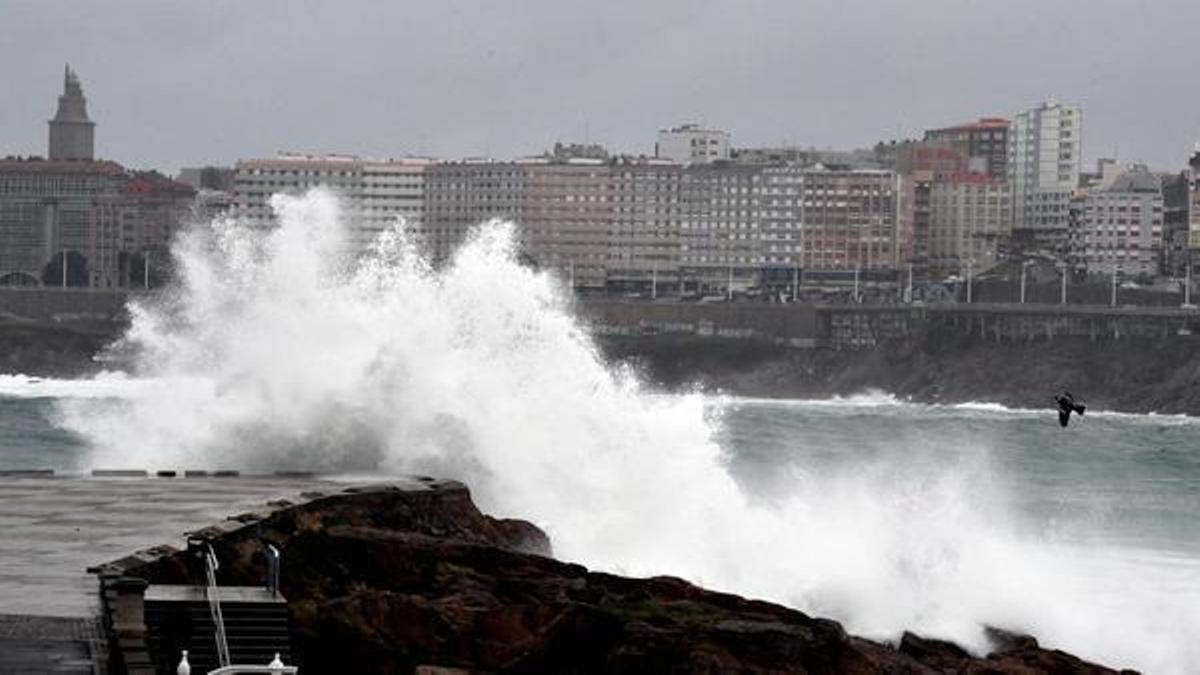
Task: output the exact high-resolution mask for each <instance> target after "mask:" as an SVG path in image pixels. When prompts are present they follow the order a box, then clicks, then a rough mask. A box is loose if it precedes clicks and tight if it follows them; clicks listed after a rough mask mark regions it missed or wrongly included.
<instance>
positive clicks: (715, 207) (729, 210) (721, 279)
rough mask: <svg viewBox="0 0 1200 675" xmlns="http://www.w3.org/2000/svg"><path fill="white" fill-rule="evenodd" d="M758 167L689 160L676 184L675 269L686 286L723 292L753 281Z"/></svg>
mask: <svg viewBox="0 0 1200 675" xmlns="http://www.w3.org/2000/svg"><path fill="white" fill-rule="evenodd" d="M761 180H762V169H761V168H758V167H753V166H742V165H721V166H712V165H703V164H697V165H692V166H690V167H688V168H687V169H685V170H684V172H683V182H682V186H681V196H682V213H681V222H680V237H679V239H680V268H681V269H680V274H681V276H682V278H683V285H684V288H685V289H688V290H694V291H696V292H699V293H714V294H715V293H728V292H730V291H731V290H735V289H745V288H749V287H751V286H754V285H756V284H757V281H758V278H759V276H760V272H759V270H760V268H761V265H762V262H763V255H762V238H761V236H760V234H761V233H760V227H759V226H760V219H759V216H760V211H759V209H760V203H759V202H760V199H761V197H762V190H761V188H762V184H761Z"/></svg>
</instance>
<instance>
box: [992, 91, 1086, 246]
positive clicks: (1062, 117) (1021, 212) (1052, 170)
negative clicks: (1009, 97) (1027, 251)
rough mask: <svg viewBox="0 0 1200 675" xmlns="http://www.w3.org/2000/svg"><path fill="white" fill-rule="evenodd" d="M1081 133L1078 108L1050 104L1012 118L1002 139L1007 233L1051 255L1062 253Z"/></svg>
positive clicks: (1077, 171)
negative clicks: (1009, 215)
mask: <svg viewBox="0 0 1200 675" xmlns="http://www.w3.org/2000/svg"><path fill="white" fill-rule="evenodd" d="M1082 133H1083V111H1082V109H1081V108H1080V107H1079V106H1077V105H1064V104H1060V103H1056V102H1053V101H1050V102H1046V103H1043V104H1041V105H1039V106H1038V107H1036V108H1031V109H1029V110H1024V111H1022V112H1019V113H1017V114H1016V115H1015V116H1014V117H1013V121H1012V126H1011V128H1010V130H1009V134H1008V179H1009V183H1010V184H1011V186H1012V198H1013V229H1014V230H1015V231H1017V232H1018V233H1020V234H1021V235H1022V236H1023V238H1024V240H1026V241H1028V242H1029V243H1030V244H1031V245H1032V246H1034V247H1036V248H1039V249H1042V250H1044V251H1048V252H1050V253H1051V254H1054V255H1060V256H1061V255H1065V254H1066V248H1067V246H1066V244H1067V233H1068V229H1069V221H1070V200H1071V194H1072V192H1073V191H1074V190H1075V188H1076V187H1078V184H1079V172H1080V167H1081V148H1082V145H1081V140H1082Z"/></svg>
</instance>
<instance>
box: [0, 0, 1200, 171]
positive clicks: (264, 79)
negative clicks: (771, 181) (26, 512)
mask: <svg viewBox="0 0 1200 675" xmlns="http://www.w3.org/2000/svg"><path fill="white" fill-rule="evenodd" d="M1198 24H1200V3H1196V2H1194V0H1154V1H1150V0H1141V1H1138V0H1123V1H1116V0H1089V1H1084V0H1079V1H1074V0H1072V1H1067V0H1059V1H1050V0H1011V1H1002V0H993V1H992V2H977V1H974V0H907V1H903V0H886V1H885V0H877V1H867V0H806V1H803V2H799V1H793V2H784V1H779V2H765V1H757V0H743V1H739V2H734V1H732V0H731V1H729V2H715V1H697V0H670V1H658V2H648V1H644V2H624V1H618V2H578V1H574V0H571V1H564V0H527V1H524V2H515V1H512V2H499V1H493V2H484V1H482V0H481V1H478V2H457V1H439V2H424V3H402V2H337V3H334V2H328V3H324V2H320V3H319V2H296V1H290V2H282V1H281V2H267V1H263V2H244V1H240V2H204V3H163V2H148V1H147V2H122V1H114V0H109V1H107V2H103V3H91V2H45V1H44V0H37V1H20V2H18V1H15V0H0V25H2V26H3V28H2V30H0V71H2V81H3V82H4V83H5V87H4V105H3V106H0V154H18V153H19V154H30V153H38V154H42V153H44V152H45V120H46V119H47V118H48V117H49V116H50V115H51V114H52V112H53V106H54V98H55V96H57V94H58V93H59V90H60V88H61V76H62V67H63V64H64V62H70V63H71V65H72V66H73V67H74V68H76V69H77V70H78V71H79V73H80V76H81V78H82V80H83V84H84V88H85V91H86V92H87V94H88V97H89V106H90V110H91V114H92V117H93V118H94V119H95V120H96V121H97V123H98V129H97V152H98V154H100V155H101V156H104V157H109V158H113V159H116V160H119V161H122V162H125V163H127V164H130V165H133V166H157V167H163V168H167V169H172V170H173V169H174V168H177V167H178V166H180V165H188V164H198V163H206V162H216V163H228V162H231V161H233V160H234V159H236V158H238V157H246V156H254V155H263V154H273V153H274V152H275V151H276V150H304V151H333V152H354V153H363V154H376V155H400V154H406V153H427V154H433V155H438V156H444V157H457V156H465V155H480V154H491V155H495V156H500V157H507V156H514V155H520V154H526V153H532V152H537V151H539V150H541V149H543V148H545V147H546V146H547V145H550V144H552V143H553V142H554V141H555V140H560V139H561V140H582V139H583V138H584V137H585V136H587V137H588V138H590V139H591V140H593V141H599V142H602V143H605V144H607V145H609V146H610V147H612V148H614V149H618V150H625V151H641V152H649V151H651V150H652V147H653V142H654V132H655V130H656V129H657V128H659V127H661V126H666V125H671V124H676V123H679V122H683V121H692V120H695V121H702V122H706V123H709V124H712V125H716V126H720V127H724V128H727V129H729V130H730V131H732V132H733V134H734V140H735V143H736V144H739V145H756V144H767V143H778V142H783V141H786V142H791V143H798V144H802V145H816V146H822V147H823V146H840V147H849V146H861V145H868V144H871V143H873V142H875V141H876V140H880V139H884V138H892V137H895V136H896V135H897V134H898V133H900V134H905V135H911V134H915V133H917V132H918V131H919V130H920V129H923V128H925V127H929V126H937V125H942V124H949V123H953V122H959V121H965V120H968V119H971V118H973V117H977V116H980V115H993V114H1001V115H1009V114H1011V113H1012V112H1013V111H1015V110H1018V109H1020V108H1022V107H1026V106H1029V105H1033V104H1035V103H1036V102H1038V101H1040V100H1042V99H1044V98H1046V97H1055V98H1057V99H1059V100H1062V101H1070V102H1079V103H1081V104H1082V105H1083V106H1084V114H1085V150H1086V153H1085V154H1086V156H1087V157H1088V158H1089V160H1090V159H1094V158H1095V157H1097V156H1099V155H1104V154H1110V153H1111V152H1112V151H1113V149H1114V148H1118V149H1119V153H1120V156H1121V157H1122V158H1123V159H1128V160H1143V161H1148V162H1151V163H1152V164H1154V165H1156V166H1160V167H1164V168H1173V167H1176V166H1179V165H1180V164H1181V163H1182V162H1183V160H1184V158H1185V157H1186V154H1187V150H1188V148H1189V147H1190V146H1191V144H1192V142H1193V141H1194V140H1197V139H1200V116H1198V115H1197V114H1196V111H1197V109H1198V108H1200V90H1197V88H1196V87H1194V86H1193V82H1194V78H1192V76H1191V72H1190V70H1191V65H1190V61H1189V59H1190V55H1191V53H1192V45H1191V44H1190V43H1191V40H1190V39H1189V38H1190V37H1191V35H1190V34H1191V32H1192V31H1193V30H1194V27H1195V26H1196V25H1198Z"/></svg>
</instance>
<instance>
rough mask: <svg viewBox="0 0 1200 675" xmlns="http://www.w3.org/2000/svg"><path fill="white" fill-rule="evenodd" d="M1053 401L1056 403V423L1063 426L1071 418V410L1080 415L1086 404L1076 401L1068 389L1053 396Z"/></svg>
mask: <svg viewBox="0 0 1200 675" xmlns="http://www.w3.org/2000/svg"><path fill="white" fill-rule="evenodd" d="M1054 402H1055V403H1057V404H1058V423H1059V424H1061V425H1062V426H1064V427H1065V426H1067V422H1069V421H1070V420H1071V413H1072V412H1076V413H1079V414H1080V415H1082V414H1083V411H1084V410H1086V409H1087V406H1085V405H1083V404H1082V403H1076V402H1075V397H1074V396H1072V395H1071V392H1069V391H1064V392H1063V393H1062V394H1060V395H1058V396H1055V397H1054Z"/></svg>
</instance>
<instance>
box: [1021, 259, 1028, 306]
mask: <svg viewBox="0 0 1200 675" xmlns="http://www.w3.org/2000/svg"><path fill="white" fill-rule="evenodd" d="M1029 262H1030V261H1028V260H1026V261H1024V262H1022V263H1021V304H1022V305H1023V304H1025V270H1027V269H1029Z"/></svg>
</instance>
